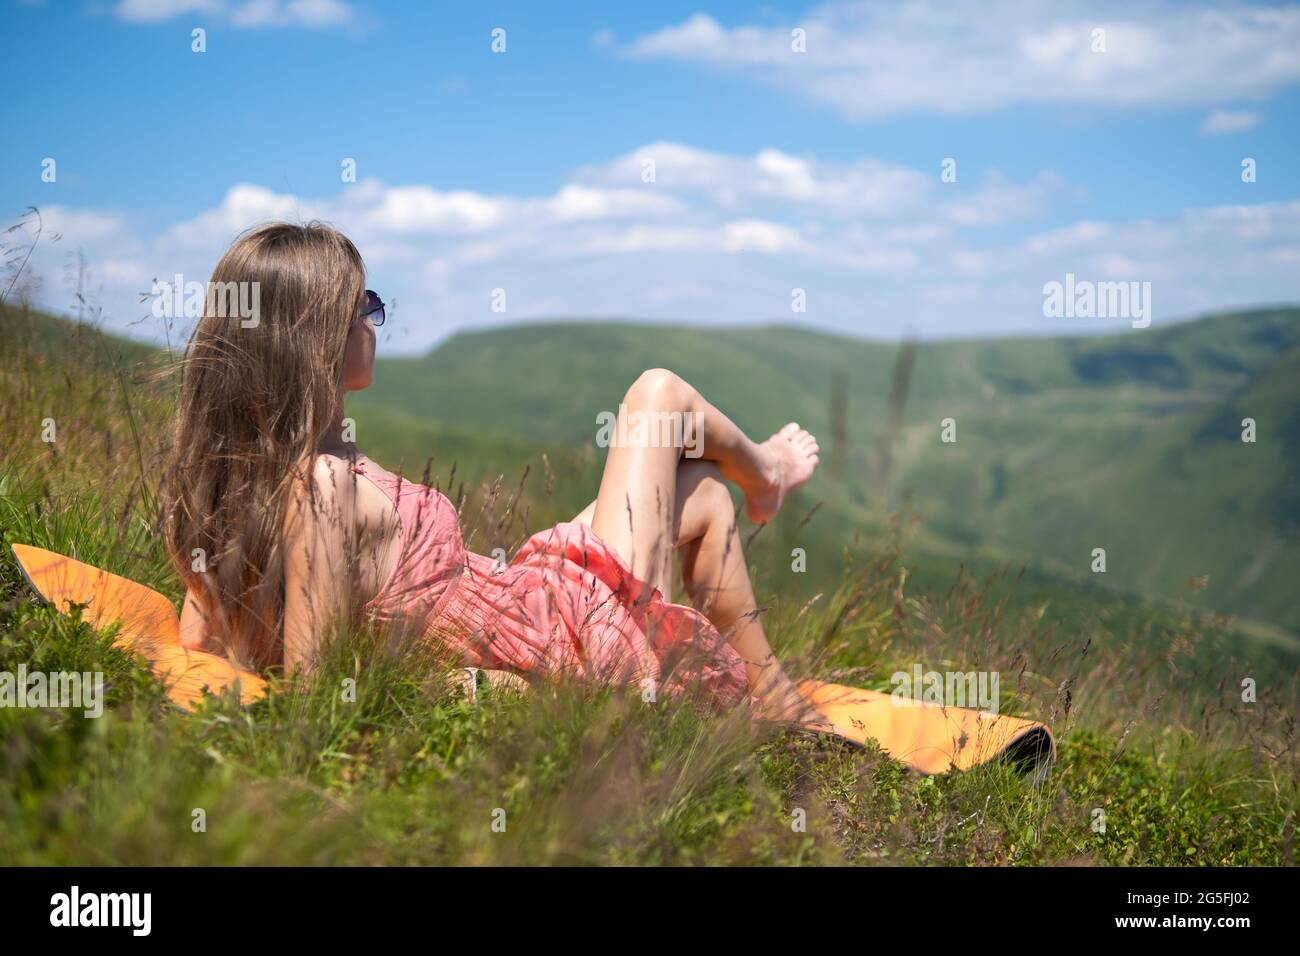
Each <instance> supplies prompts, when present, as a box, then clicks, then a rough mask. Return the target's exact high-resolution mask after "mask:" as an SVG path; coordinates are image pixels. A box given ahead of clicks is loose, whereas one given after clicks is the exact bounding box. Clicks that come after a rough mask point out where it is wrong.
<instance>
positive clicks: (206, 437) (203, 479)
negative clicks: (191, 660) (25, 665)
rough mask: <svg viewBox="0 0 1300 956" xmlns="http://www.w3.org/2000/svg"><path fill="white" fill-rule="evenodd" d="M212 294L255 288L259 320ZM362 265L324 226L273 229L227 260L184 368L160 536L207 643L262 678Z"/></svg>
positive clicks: (271, 658) (275, 648) (272, 656)
mask: <svg viewBox="0 0 1300 956" xmlns="http://www.w3.org/2000/svg"><path fill="white" fill-rule="evenodd" d="M218 283H221V284H226V283H255V285H251V286H239V287H238V288H240V289H248V288H251V289H253V290H255V292H256V295H255V296H247V297H246V298H249V299H251V300H252V301H253V302H255V303H256V304H257V306H258V308H257V310H256V322H255V323H254V322H253V321H251V320H245V319H243V318H241V317H240V315H238V314H236V315H234V316H232V315H230V314H228V313H229V312H230V311H231V310H228V309H225V308H224V307H223V304H222V303H220V302H218V301H217V300H216V299H215V297H214V296H213V295H212V294H211V290H212V289H214V288H216V289H220V288H226V289H235V288H236V286H231V285H218ZM364 300H365V264H364V263H363V262H362V260H361V256H360V254H359V253H358V252H357V250H356V247H355V246H354V245H353V244H352V243H351V241H349V240H348V239H347V237H346V236H344V235H342V234H341V233H339V232H337V231H336V230H334V229H332V228H330V227H329V226H325V225H322V224H320V223H308V224H307V225H294V224H290V223H272V224H269V225H265V226H261V227H259V228H256V229H253V230H251V231H250V232H247V233H245V234H244V235H242V236H240V237H239V238H238V239H237V240H236V241H235V242H234V244H233V245H231V247H230V248H229V249H228V250H227V251H226V254H225V255H223V256H222V257H221V261H220V262H218V263H217V267H216V269H215V270H214V271H213V273H212V284H211V285H210V286H209V295H208V296H207V297H206V305H205V308H204V312H203V316H202V318H201V319H200V320H199V322H198V324H197V326H196V327H195V329H194V333H193V335H192V336H191V338H190V342H189V346H188V348H187V349H186V353H185V356H184V358H183V359H182V362H181V369H180V393H179V397H178V402H177V415H176V428H175V432H174V434H173V439H172V452H171V457H170V462H169V465H168V468H167V471H166V475H165V477H164V485H163V496H162V500H163V512H162V530H163V537H164V542H165V544H166V547H167V551H168V554H169V556H170V558H171V560H172V562H173V563H174V564H175V566H176V569H177V571H178V573H179V574H180V577H181V579H182V581H184V583H185V585H186V586H187V587H188V588H190V589H192V590H193V592H194V593H195V594H196V595H197V596H198V598H199V605H200V607H201V608H202V610H203V612H204V615H205V617H206V619H207V629H208V632H209V634H210V636H211V638H212V639H213V640H214V641H215V642H216V643H217V644H218V645H219V646H220V647H221V648H222V649H223V650H224V651H225V652H226V653H227V654H228V655H229V656H231V657H232V658H234V659H236V660H238V661H240V662H241V663H244V664H246V665H250V666H256V667H265V666H269V665H272V664H275V663H278V662H280V660H281V659H282V657H283V611H284V557H283V554H282V551H283V548H282V547H281V541H282V535H283V532H284V521H285V515H286V511H287V509H288V507H289V495H290V493H291V491H292V485H293V482H294V478H295V475H298V474H302V473H303V466H304V463H305V464H306V469H307V470H306V474H308V475H310V474H311V470H310V469H311V467H312V465H313V464H314V462H315V456H316V448H317V445H318V443H319V442H320V440H321V438H322V436H323V435H324V434H325V433H326V431H327V430H328V429H329V428H330V426H331V424H332V423H333V419H334V414H335V409H336V406H337V402H338V400H339V395H340V387H341V380H342V375H343V364H344V356H345V352H346V347H347V340H348V333H349V331H350V330H351V328H352V325H353V323H354V321H355V320H356V317H357V315H358V313H359V310H360V308H361V305H362V303H363V302H364Z"/></svg>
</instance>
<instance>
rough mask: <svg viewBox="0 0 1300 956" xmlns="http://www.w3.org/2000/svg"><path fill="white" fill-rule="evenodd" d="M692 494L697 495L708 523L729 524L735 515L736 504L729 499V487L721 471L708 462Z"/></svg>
mask: <svg viewBox="0 0 1300 956" xmlns="http://www.w3.org/2000/svg"><path fill="white" fill-rule="evenodd" d="M692 494H693V495H698V496H699V501H700V503H701V504H702V505H703V506H704V508H705V509H706V511H707V512H708V514H709V517H710V519H711V521H710V523H717V524H730V523H731V522H732V521H734V520H735V517H736V505H735V502H733V501H732V500H731V487H730V486H729V485H728V484H727V481H726V479H725V478H723V477H722V472H721V471H720V470H719V469H718V467H717V466H716V465H714V464H713V463H712V462H709V470H708V472H706V473H705V475H704V476H703V477H702V478H701V479H700V482H699V484H697V485H696V486H695V490H694V491H693V492H692Z"/></svg>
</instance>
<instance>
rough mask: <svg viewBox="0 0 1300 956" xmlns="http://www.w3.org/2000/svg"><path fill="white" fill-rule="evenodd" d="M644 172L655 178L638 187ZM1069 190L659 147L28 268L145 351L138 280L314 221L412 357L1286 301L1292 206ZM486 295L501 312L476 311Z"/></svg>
mask: <svg viewBox="0 0 1300 956" xmlns="http://www.w3.org/2000/svg"><path fill="white" fill-rule="evenodd" d="M648 155H653V156H654V157H655V158H656V167H657V177H656V180H655V182H653V183H646V182H642V180H641V172H642V168H643V167H642V165H641V162H640V160H641V158H642V157H644V156H648ZM882 183H883V184H886V185H884V186H882V185H881V184H882ZM1068 191H1069V187H1068V186H1067V185H1066V184H1065V183H1063V182H1062V181H1061V179H1060V177H1059V176H1056V175H1054V174H1052V173H1050V172H1044V173H1040V174H1039V175H1037V176H1035V177H1033V178H1031V179H1029V180H1027V181H1016V180H1012V179H1010V178H1008V177H1006V176H1004V175H1001V174H999V173H997V172H996V171H991V170H988V171H975V170H970V171H968V170H965V169H963V171H962V177H961V179H960V181H959V182H958V183H951V184H940V182H939V169H938V167H937V166H936V168H935V169H933V170H931V171H930V172H929V173H928V174H925V173H922V172H920V171H918V170H914V169H909V168H907V167H902V166H897V165H893V164H889V163H884V162H881V161H879V160H873V159H862V160H858V161H854V162H846V163H828V162H824V161H821V160H819V159H817V158H816V157H813V156H793V155H790V154H788V153H784V152H780V151H777V150H771V149H766V150H759V151H757V152H756V153H754V154H753V155H748V156H745V155H734V154H725V153H717V152H710V151H707V150H701V149H696V148H693V147H690V146H686V145H683V144H676V143H653V144H650V145H648V146H645V147H642V148H641V149H637V150H633V151H631V152H629V153H627V154H626V155H623V156H618V157H614V158H613V159H611V160H610V161H609V162H607V163H603V164H595V165H589V166H584V167H581V168H580V169H578V170H575V172H574V174H573V175H572V176H571V177H569V181H568V182H566V183H564V184H562V185H561V186H560V187H559V188H557V189H556V190H555V191H553V192H552V193H550V194H544V195H540V196H518V195H490V194H485V193H479V192H474V191H469V190H444V189H438V188H436V187H434V186H430V185H424V184H404V185H390V184H385V183H383V182H380V181H378V180H373V179H371V180H364V181H362V182H360V183H357V184H355V185H351V186H348V187H346V188H344V189H343V190H342V191H341V192H339V193H337V194H335V195H331V196H324V197H299V196H294V195H288V194H284V193H278V192H275V191H273V190H270V189H267V188H266V187H264V186H261V185H257V184H252V183H242V184H238V185H236V186H233V187H232V188H231V189H230V190H229V191H228V192H227V194H226V195H225V197H224V198H223V199H222V201H221V202H220V203H219V204H218V205H217V206H215V207H213V208H211V209H207V210H203V211H201V212H199V213H197V214H195V215H194V216H192V217H190V218H189V219H187V220H185V221H182V222H177V223H174V224H172V225H170V226H168V227H166V228H163V229H161V230H156V229H155V230H149V229H147V228H144V227H141V226H139V225H137V224H133V223H131V222H128V221H126V220H125V219H124V218H123V217H122V216H121V215H119V214H117V213H115V212H111V211H102V210H93V209H70V208H66V207H51V208H49V209H47V210H44V212H45V215H46V228H47V237H46V244H45V246H44V248H43V249H42V250H41V252H40V254H39V255H38V256H36V257H34V260H33V263H34V271H36V272H37V273H39V274H40V275H41V277H42V279H43V287H44V292H43V296H42V298H43V301H45V302H46V303H47V304H51V305H54V306H56V307H58V306H61V305H63V304H65V303H66V302H68V301H70V295H69V294H68V290H67V275H68V270H67V264H68V256H69V254H70V253H72V252H73V251H75V250H81V251H83V252H84V253H85V257H86V260H87V262H88V263H89V266H90V269H91V276H92V283H91V285H92V287H93V289H94V290H95V294H96V295H97V296H98V299H99V301H101V302H102V303H103V304H104V305H105V307H106V309H107V312H108V314H109V316H110V317H111V324H113V325H115V326H116V327H119V328H131V329H132V330H133V331H134V332H135V333H136V334H140V333H141V332H142V331H144V326H136V325H133V323H135V322H137V321H138V320H139V319H140V318H141V316H142V315H143V314H144V313H145V311H147V310H146V309H145V308H144V307H143V306H141V304H140V299H139V297H140V294H141V293H143V292H147V291H148V290H149V283H150V279H151V278H153V277H155V276H157V277H169V276H172V275H174V274H176V273H181V274H182V275H183V276H184V277H186V278H187V279H200V280H201V279H204V278H206V277H207V276H208V275H209V274H210V273H211V270H212V267H213V265H214V264H215V263H216V260H217V258H218V257H219V256H220V255H221V253H222V251H223V250H224V249H225V248H226V246H227V245H228V244H229V243H230V241H231V240H232V239H234V237H235V236H236V235H238V234H239V233H240V232H242V231H244V230H246V229H248V228H250V227H252V226H254V225H257V224H258V223H260V222H264V221H267V220H270V219H289V220H293V221H304V220H310V219H321V220H324V221H326V222H329V223H332V224H334V225H335V226H337V227H338V228H340V229H342V230H343V231H344V232H345V233H347V234H348V235H349V236H350V237H351V238H352V239H353V240H354V241H355V242H356V243H357V246H358V248H360V250H361V252H362V254H363V255H364V256H365V258H366V263H367V267H368V268H369V270H370V281H371V283H372V287H373V288H377V289H381V290H382V291H383V293H384V295H385V298H386V299H389V300H390V301H396V302H397V303H398V308H396V309H395V311H394V322H393V323H391V326H388V327H385V332H384V334H385V335H399V336H403V335H404V336H405V337H404V338H400V339H398V340H397V345H399V346H400V347H401V348H403V349H408V350H415V349H423V348H427V347H428V346H429V345H431V344H432V343H433V342H434V341H435V340H436V339H438V338H440V337H441V336H443V335H445V334H447V333H448V332H450V331H453V330H454V329H457V328H464V327H466V326H473V325H477V324H482V323H499V322H502V321H522V320H527V319H534V318H544V317H609V316H628V317H634V318H635V317H650V318H671V319H674V320H679V321H703V322H718V321H730V322H745V321H751V322H754V321H773V320H777V321H786V322H798V323H803V322H807V323H811V324H814V325H820V326H825V327H830V328H836V329H839V330H842V331H846V332H851V333H855V334H865V335H894V334H899V333H902V332H905V331H908V332H915V333H917V334H920V335H923V336H924V335H952V334H958V333H960V334H966V335H970V334H976V333H986V332H1011V331H1018V332H1023V331H1037V332H1059V331H1078V330H1080V329H1081V328H1085V327H1087V325H1088V323H1086V322H1082V323H1077V324H1076V325H1074V326H1070V325H1068V324H1065V323H1062V322H1059V321H1053V322H1051V323H1047V324H1045V320H1044V319H1043V318H1042V296H1041V289H1042V286H1043V284H1044V283H1045V282H1047V281H1051V280H1053V279H1060V278H1061V277H1062V276H1064V275H1065V274H1066V273H1067V272H1073V273H1074V274H1075V275H1076V276H1079V277H1080V278H1088V279H1093V280H1101V281H1105V280H1114V279H1132V280H1136V281H1150V282H1152V283H1153V286H1154V302H1155V309H1156V322H1157V323H1159V322H1160V321H1161V320H1164V319H1168V318H1169V317H1172V316H1177V315H1181V314H1187V313H1189V312H1191V311H1194V310H1198V309H1204V308H1209V307H1228V306H1234V305H1243V304H1250V303H1255V302H1261V301H1283V300H1290V301H1295V300H1297V299H1300V279H1298V278H1297V272H1296V269H1295V261H1296V255H1297V253H1296V250H1298V249H1300V201H1296V202H1280V203H1261V204H1257V205H1233V206H1215V207H1209V208H1203V209H1189V210H1186V211H1184V212H1183V213H1182V214H1180V215H1176V216H1170V217H1165V218H1158V219H1157V218H1152V219H1142V220H1130V221H1115V220H1104V219H1100V218H1093V219H1086V220H1078V221H1075V222H1072V223H1068V224H1066V225H1050V226H1049V225H1048V223H1051V222H1053V220H1051V219H1047V218H1046V216H1047V215H1048V214H1050V213H1052V212H1053V210H1052V204H1053V201H1054V199H1055V198H1056V197H1057V196H1058V194H1059V193H1062V192H1065V193H1068ZM1013 220H1018V221H1015V222H1013ZM990 226H996V227H997V228H995V229H992V230H990V229H989V228H987V227H990ZM56 232H57V233H58V234H60V235H61V236H62V238H61V239H60V240H59V242H58V243H51V242H50V241H49V240H50V238H51V237H52V235H53V234H54V233H56ZM497 288H502V289H505V290H507V293H508V306H509V310H508V311H507V312H506V313H504V314H501V313H494V312H492V311H491V308H490V302H491V292H492V290H493V289H497ZM794 288H802V289H804V290H806V293H807V297H808V312H807V313H806V314H794V313H792V312H791V311H790V302H791V290H792V289H794ZM61 289H62V290H63V291H59V290H61ZM180 332H183V330H173V333H172V337H173V339H175V337H176V335H177V334H178V333H180Z"/></svg>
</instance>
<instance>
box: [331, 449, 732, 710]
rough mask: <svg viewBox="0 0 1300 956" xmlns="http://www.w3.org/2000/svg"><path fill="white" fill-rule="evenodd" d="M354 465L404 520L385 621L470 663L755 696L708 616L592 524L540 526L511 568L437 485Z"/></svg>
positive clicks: (382, 604)
mask: <svg viewBox="0 0 1300 956" xmlns="http://www.w3.org/2000/svg"><path fill="white" fill-rule="evenodd" d="M352 467H353V469H354V470H355V471H356V472H357V473H358V474H360V475H363V476H364V477H365V478H367V479H368V480H369V481H371V482H372V483H373V484H374V485H375V486H376V487H377V488H379V490H380V491H382V492H383V493H384V494H385V495H386V496H387V497H388V499H389V500H390V501H392V502H393V504H394V506H395V507H396V508H397V514H398V518H399V521H400V524H401V529H400V539H401V548H400V551H399V558H398V560H397V561H396V562H395V564H394V567H393V568H392V570H391V572H390V573H389V575H388V580H387V581H386V582H385V583H384V585H383V586H382V587H381V588H380V590H379V593H378V594H376V595H375V597H374V598H373V599H372V600H371V601H370V602H369V603H368V604H367V605H366V608H365V610H366V613H368V614H369V615H371V616H372V617H373V618H374V619H375V620H377V621H380V622H386V623H397V622H401V623H404V624H409V623H410V622H412V621H414V622H415V623H416V626H417V627H418V628H419V629H420V630H422V631H423V632H424V633H426V634H428V635H430V636H432V637H433V638H435V639H436V640H438V641H440V642H442V643H443V644H445V645H446V646H448V647H450V648H451V649H453V650H454V651H455V652H456V653H457V655H458V656H459V657H460V658H461V659H462V660H463V661H464V662H465V663H466V664H467V665H472V666H477V667H487V668H495V669H500V670H509V671H514V672H516V673H519V674H523V675H532V674H550V675H555V676H567V677H576V678H581V679H586V680H594V681H603V682H610V683H623V684H626V683H631V684H636V685H637V686H638V688H643V687H644V686H645V685H642V684H641V681H642V680H644V679H645V678H647V677H649V678H651V679H653V680H654V681H655V685H654V686H655V691H656V693H660V692H665V691H666V692H668V693H677V692H681V691H684V690H698V691H702V692H703V693H704V694H705V695H707V697H708V698H709V700H710V701H711V702H712V703H713V704H714V705H715V706H717V707H719V708H725V707H731V706H734V705H736V704H738V703H740V702H742V701H745V700H747V699H749V690H748V681H747V678H746V673H745V664H744V661H743V660H741V658H740V655H739V654H737V653H736V651H735V650H734V649H733V648H732V647H731V646H730V645H729V644H727V642H726V640H725V639H723V637H722V635H720V634H719V633H718V631H717V629H716V628H714V627H713V625H712V624H710V623H709V621H708V619H707V618H706V617H704V615H702V614H700V613H699V612H698V611H696V610H694V609H693V608H689V607H684V606H683V605H680V604H673V603H671V602H669V601H667V600H665V599H664V596H663V594H662V593H660V591H659V589H658V588H655V587H652V586H650V585H649V584H647V583H646V582H644V581H642V580H640V579H639V578H637V577H635V576H634V575H633V574H632V571H631V569H630V568H629V567H628V566H627V564H626V563H625V562H624V561H623V559H622V557H621V556H620V555H619V554H618V553H617V552H615V551H614V549H613V548H611V547H609V546H608V545H606V544H605V542H604V541H602V540H601V539H600V538H599V537H598V536H597V535H596V534H595V533H594V532H593V531H592V530H591V528H590V527H588V526H587V525H585V524H581V523H576V522H564V523H562V524H557V525H556V526H555V527H553V528H548V529H547V530H545V531H540V532H538V533H537V534H534V535H533V536H532V537H530V538H529V539H528V540H527V541H526V542H524V545H523V547H522V548H520V549H519V552H518V553H517V554H516V555H515V557H514V560H512V561H511V562H510V563H509V564H506V563H504V562H498V561H495V560H493V559H492V558H489V557H485V556H484V555H481V554H474V553H472V552H469V551H466V550H465V543H464V540H463V539H462V537H461V532H460V516H459V514H458V513H457V511H456V507H455V505H453V504H452V503H451V501H450V500H449V499H448V498H447V497H446V496H445V495H443V494H442V493H441V492H439V491H438V490H437V489H435V488H429V487H427V486H425V485H421V484H418V483H416V482H410V481H406V480H405V479H403V478H401V477H399V476H397V475H394V474H392V473H391V472H389V471H386V470H384V469H383V468H381V467H379V466H378V465H377V464H375V462H373V461H371V460H370V459H368V458H365V457H364V456H360V457H358V459H357V461H356V462H355V463H354V464H353V466H352ZM749 703H750V705H751V706H752V705H753V703H754V701H753V700H752V699H750V700H749Z"/></svg>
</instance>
